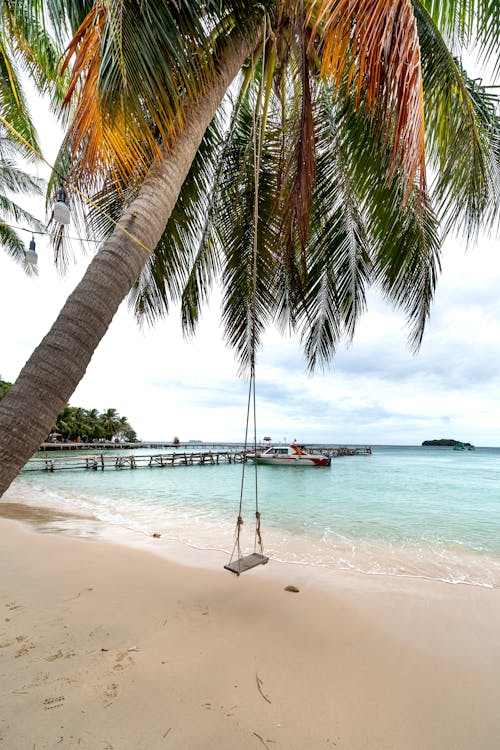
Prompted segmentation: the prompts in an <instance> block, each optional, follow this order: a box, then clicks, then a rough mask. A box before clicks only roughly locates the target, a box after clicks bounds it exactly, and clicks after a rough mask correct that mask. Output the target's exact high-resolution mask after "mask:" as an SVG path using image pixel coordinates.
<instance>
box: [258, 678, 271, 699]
mask: <svg viewBox="0 0 500 750" xmlns="http://www.w3.org/2000/svg"><path fill="white" fill-rule="evenodd" d="M255 678H256V680H257V689H258V691H259V693H260V694H261V695H262V697H263V698H264V700H265V701H267V702H268V703H271V701H270V700H269V698H268V697H267V695H264V693H263V692H262V685H263V684H264V683H263V682H262V680H261V679H260V677H259V675H258V674H257V672H256V673H255Z"/></svg>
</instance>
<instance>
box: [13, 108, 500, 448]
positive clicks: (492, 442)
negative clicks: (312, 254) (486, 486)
mask: <svg viewBox="0 0 500 750" xmlns="http://www.w3.org/2000/svg"><path fill="white" fill-rule="evenodd" d="M37 107H38V120H39V122H40V132H41V136H42V141H43V142H44V144H45V148H46V153H47V156H48V158H49V160H50V159H51V158H53V156H54V152H55V148H56V146H55V142H56V140H55V139H54V138H53V135H54V132H55V131H54V127H53V125H52V124H51V123H50V121H49V120H48V118H47V116H46V115H45V114H44V113H43V111H42V109H41V108H40V105H39V104H38V105H37ZM41 173H42V174H43V170H41ZM31 208H32V209H33V210H34V212H36V213H37V215H38V216H39V217H40V218H43V207H42V206H40V205H38V206H34V205H33V204H32V205H31ZM23 237H25V238H26V243H28V242H29V240H30V236H29V235H28V234H26V233H23ZM36 243H37V252H38V256H39V269H40V273H39V276H38V278H35V279H28V278H26V277H25V275H24V274H23V272H22V270H21V269H20V268H19V267H18V266H17V265H16V264H14V263H13V261H12V260H10V259H9V258H8V257H7V255H6V254H5V253H0V319H1V321H2V323H1V326H0V378H1V379H4V380H8V381H13V380H15V378H16V377H17V375H18V373H19V371H20V369H21V368H22V366H23V364H24V362H25V361H26V360H27V358H28V357H29V356H30V354H31V352H32V351H33V349H34V348H35V347H36V345H37V344H38V343H39V342H40V340H41V339H42V337H43V336H44V335H45V333H46V332H47V331H48V329H49V328H50V325H51V324H52V322H53V321H54V319H55V318H56V316H57V313H58V312H59V310H60V308H61V306H62V304H63V303H64V301H65V299H66V298H67V296H68V294H69V293H70V292H71V291H72V289H73V288H74V286H75V285H76V283H77V282H78V280H79V279H80V278H81V276H82V274H83V273H84V271H85V268H86V266H87V264H88V262H89V260H90V250H89V254H88V255H87V256H84V255H82V256H81V257H80V258H79V260H78V263H77V265H76V267H74V268H73V269H72V270H71V272H70V273H69V274H68V275H67V276H66V277H64V278H61V277H60V276H59V275H58V274H57V273H56V272H55V270H54V269H53V267H52V260H51V250H50V249H49V247H48V244H47V242H46V240H45V239H44V238H43V237H36ZM499 250H500V243H499V241H498V238H495V237H490V238H488V237H481V238H480V241H479V243H478V245H477V246H475V247H470V248H469V249H466V248H465V247H464V245H463V244H462V243H460V242H459V241H458V240H457V241H454V240H449V241H448V242H447V244H446V246H445V248H444V253H443V273H442V276H441V280H440V283H439V286H438V291H437V295H436V301H435V304H434V307H433V310H432V316H431V320H430V322H429V324H428V327H427V331H426V334H425V337H424V341H423V345H422V348H421V350H420V353H419V354H418V355H416V356H415V355H413V354H411V353H410V352H409V350H408V347H407V338H406V330H405V321H404V318H403V317H402V316H401V315H400V314H399V313H396V312H394V311H393V310H392V309H391V308H390V307H388V306H387V305H386V304H385V303H384V302H383V301H382V300H381V299H380V298H378V297H376V296H372V297H370V300H369V309H368V313H367V314H366V315H365V317H364V319H363V320H362V322H361V324H360V326H359V328H358V331H357V335H356V337H355V340H354V342H353V344H352V345H351V346H350V347H349V348H346V347H343V348H341V349H340V350H339V352H338V355H337V357H336V359H335V360H334V362H333V363H332V367H331V370H330V371H329V372H328V373H322V374H317V375H314V376H313V377H310V376H308V375H307V374H306V372H305V365H304V360H303V357H302V354H301V351H300V346H299V342H298V341H297V340H295V339H288V338H287V339H284V338H282V337H281V336H280V335H279V334H278V333H277V331H273V330H271V331H269V333H268V335H267V338H266V341H265V346H264V348H263V350H262V351H261V352H260V354H259V356H258V362H257V412H258V413H257V421H258V425H257V436H258V437H259V438H262V437H263V436H264V435H269V436H271V437H272V439H273V440H276V441H278V440H283V439H284V438H285V439H290V440H292V439H293V438H297V439H298V440H299V441H304V442H327V443H334V444H337V443H340V444H342V443H360V444H370V445H376V444H398V445H416V444H420V443H421V442H422V441H423V440H425V439H427V438H440V437H450V438H455V439H458V440H464V441H465V440H467V441H471V442H473V443H474V444H475V445H489V446H499V445H500V380H499V378H498V371H499V368H500V253H499ZM219 318H220V315H219V309H218V304H217V300H215V299H214V302H213V304H212V307H211V308H210V309H209V310H207V311H206V314H205V316H204V319H203V321H202V324H201V325H200V327H199V330H198V333H197V335H196V337H195V339H194V340H192V341H185V340H184V339H183V336H182V333H181V329H180V318H179V314H178V311H173V312H172V314H171V315H170V316H169V318H168V319H166V320H165V321H163V322H162V323H160V324H158V325H156V327H155V328H154V329H151V328H145V329H140V328H139V327H138V325H137V323H136V322H135V320H134V319H133V317H132V315H131V314H130V313H129V312H128V310H127V306H126V303H124V304H123V305H122V306H121V308H120V310H119V311H118V313H117V315H116V317H115V319H114V321H113V323H112V325H111V327H110V329H109V331H108V333H107V334H106V336H105V337H104V339H103V341H102V342H101V344H100V346H99V347H98V349H97V351H96V353H95V355H94V357H93V359H92V362H91V363H90V366H89V368H88V370H87V373H86V375H85V377H84V378H83V380H82V381H81V383H80V385H79V386H78V388H77V390H76V391H75V393H74V394H73V396H72V398H71V399H70V403H71V404H72V405H74V406H82V407H85V408H93V407H95V408H97V409H99V410H103V409H106V408H108V407H114V408H116V409H117V410H118V412H119V413H120V414H122V415H126V416H127V417H128V418H129V420H130V422H131V424H132V426H133V427H134V428H135V430H136V431H137V434H138V436H139V437H141V438H142V439H145V440H148V439H149V440H172V439H173V437H174V436H178V437H179V438H180V439H181V441H185V440H190V439H199V440H204V441H212V440H213V441H217V440H221V441H239V440H241V439H242V438H243V436H244V429H245V419H246V402H247V384H246V383H245V382H244V381H242V380H240V379H238V376H237V369H238V368H237V364H236V362H235V359H234V356H233V354H232V353H231V352H230V351H229V350H227V349H226V348H225V347H224V344H223V340H222V331H221V328H220V325H219Z"/></svg>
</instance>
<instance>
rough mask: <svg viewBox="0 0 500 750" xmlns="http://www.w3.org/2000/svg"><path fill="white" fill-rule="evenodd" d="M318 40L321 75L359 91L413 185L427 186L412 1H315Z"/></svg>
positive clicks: (312, 18)
mask: <svg viewBox="0 0 500 750" xmlns="http://www.w3.org/2000/svg"><path fill="white" fill-rule="evenodd" d="M310 22H311V23H313V30H312V39H313V41H314V40H315V39H316V40H317V41H319V44H320V53H319V54H320V56H321V74H322V75H323V76H325V77H327V78H328V79H329V80H331V81H332V82H333V83H334V85H336V86H337V87H339V88H340V87H341V86H343V85H344V83H345V80H346V76H347V90H348V91H353V92H355V96H356V104H357V106H361V104H362V105H363V107H364V109H365V110H366V111H367V112H369V113H370V115H371V116H372V117H373V118H374V121H375V122H376V123H377V124H378V125H379V130H378V132H379V137H380V138H381V140H382V141H383V143H384V144H387V145H388V147H389V150H390V153H391V155H392V168H393V171H396V169H398V168H402V169H403V170H404V173H405V175H406V179H407V184H408V186H409V189H411V186H412V185H413V183H414V181H415V178H416V177H417V176H418V178H419V181H420V186H421V188H422V189H425V146H424V107H423V91H422V77H421V70H420V49H419V41H418V33H417V26H416V22H415V16H414V13H413V5H412V2H411V0H395V1H394V2H391V3H387V2H386V0H313V2H312V3H311V10H310Z"/></svg>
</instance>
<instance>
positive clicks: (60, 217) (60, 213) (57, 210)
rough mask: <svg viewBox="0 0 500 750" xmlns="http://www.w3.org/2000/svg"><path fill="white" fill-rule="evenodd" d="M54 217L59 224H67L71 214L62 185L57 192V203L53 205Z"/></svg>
mask: <svg viewBox="0 0 500 750" xmlns="http://www.w3.org/2000/svg"><path fill="white" fill-rule="evenodd" d="M54 219H55V220H56V221H58V222H59V223H60V224H69V222H70V219H71V214H70V212H69V208H68V205H67V203H66V193H65V192H64V188H63V187H62V185H61V187H60V188H59V192H58V194H57V203H56V204H55V205H54Z"/></svg>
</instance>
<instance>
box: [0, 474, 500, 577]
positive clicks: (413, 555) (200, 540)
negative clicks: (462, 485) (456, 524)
mask: <svg viewBox="0 0 500 750" xmlns="http://www.w3.org/2000/svg"><path fill="white" fill-rule="evenodd" d="M2 501H3V502H5V501H7V502H13V503H16V502H20V503H21V504H23V505H27V506H29V507H35V506H36V507H38V508H43V509H44V510H45V511H47V512H48V513H49V517H50V513H54V514H57V516H58V519H59V520H54V519H51V521H52V522H47V528H45V529H44V528H43V526H42V525H40V530H41V531H61V532H65V533H70V534H72V535H73V536H78V537H80V536H87V537H89V538H94V539H102V540H103V541H106V542H111V543H113V542H118V543H120V544H125V545H127V546H131V547H133V548H137V547H138V548H140V549H150V538H151V537H152V536H154V535H155V534H156V533H158V534H159V537H158V538H157V539H156V540H155V542H154V551H155V552H156V553H157V554H159V555H161V556H162V557H165V558H167V559H170V560H173V561H174V562H180V563H183V564H186V565H191V566H194V567H208V568H211V569H214V570H215V569H218V568H219V567H223V565H225V564H226V563H227V562H228V561H229V557H230V552H231V549H232V547H233V541H234V522H233V519H231V522H230V525H229V523H228V520H227V519H225V520H223V521H222V525H217V526H215V525H214V519H213V518H212V519H211V522H210V523H209V524H208V525H207V524H206V522H205V519H204V518H202V519H201V522H200V521H199V520H198V519H197V518H196V516H192V517H190V518H189V519H188V523H186V517H184V518H183V517H182V514H180V515H179V516H178V517H177V516H176V515H172V508H170V510H169V511H168V512H167V513H166V514H165V515H164V514H163V509H162V513H161V514H160V516H161V517H160V516H158V514H157V513H156V509H154V508H153V507H152V508H151V510H152V511H153V512H152V514H151V517H148V520H147V521H146V522H145V519H146V516H145V514H144V511H143V510H142V511H141V516H140V517H139V518H136V517H134V512H133V511H132V512H131V510H132V507H131V506H130V498H129V499H128V502H129V505H128V507H127V509H126V510H125V513H124V515H123V514H122V511H121V509H120V510H119V512H117V505H116V501H115V507H114V508H113V505H112V506H111V509H106V513H105V515H103V514H102V510H103V508H102V507H101V506H100V505H99V504H97V505H95V506H92V505H91V504H90V503H89V502H88V501H87V498H86V497H85V495H83V494H82V495H79V494H78V493H76V494H75V493H74V492H73V489H72V487H66V489H64V488H61V487H58V486H56V487H55V488H54V490H53V491H52V490H51V491H49V492H47V488H44V487H41V488H40V487H36V486H33V485H32V484H30V483H29V482H26V481H23V480H16V482H15V483H14V484H13V485H12V486H11V487H10V488H9V489H8V490H7V492H6V493H5V494H4V498H3V499H2ZM0 502H1V501H0ZM127 514H128V515H127ZM179 519H180V520H179ZM234 520H235V519H234ZM246 520H249V518H247V519H246ZM193 523H195V524H196V527H195V526H193ZM249 531H250V535H249ZM327 536H328V535H324V537H323V538H322V539H320V538H319V537H318V538H316V539H313V538H312V537H309V536H308V535H307V534H304V535H298V534H295V533H294V532H293V531H290V530H288V531H283V529H281V528H278V527H276V526H274V527H273V526H272V523H271V525H269V522H268V519H267V520H266V527H265V529H264V546H265V554H266V555H267V556H268V557H269V558H270V560H271V561H272V562H273V563H275V564H277V565H278V566H289V567H290V568H291V569H293V568H295V569H300V568H303V569H304V570H305V571H308V573H306V575H312V576H319V577H324V575H323V574H324V572H325V571H328V572H330V573H331V574H332V575H335V574H336V573H346V574H354V575H356V574H359V575H362V576H369V577H379V576H380V577H387V578H394V579H408V580H410V581H411V580H423V581H437V582H441V583H446V584H448V585H459V586H471V587H478V588H486V589H491V588H495V589H498V590H500V555H498V554H495V553H494V552H486V551H482V550H480V549H475V550H472V549H467V548H464V547H463V546H461V545H460V543H456V544H449V545H448V546H442V545H438V546H436V547H435V546H432V545H428V546H422V547H421V546H414V545H412V544H405V543H403V542H401V543H399V544H398V543H395V542H392V541H387V540H378V541H373V540H371V541H370V540H359V543H356V540H348V539H344V538H342V535H340V536H335V535H334V534H332V535H331V536H330V537H328V538H326V537H327ZM251 543H252V532H251V529H250V527H248V528H246V529H245V528H244V542H243V544H242V547H244V550H245V551H244V554H250V552H251V551H252V548H251ZM311 545H312V546H311Z"/></svg>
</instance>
